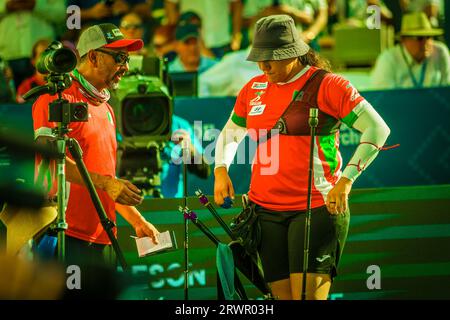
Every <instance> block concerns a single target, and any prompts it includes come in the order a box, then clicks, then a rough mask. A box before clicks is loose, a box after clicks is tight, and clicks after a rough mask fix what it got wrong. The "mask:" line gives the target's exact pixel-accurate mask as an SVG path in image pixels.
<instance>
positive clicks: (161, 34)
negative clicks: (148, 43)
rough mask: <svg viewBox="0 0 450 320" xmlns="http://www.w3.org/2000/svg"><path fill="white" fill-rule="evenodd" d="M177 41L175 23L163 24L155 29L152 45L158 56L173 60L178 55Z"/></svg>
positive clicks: (169, 60)
mask: <svg viewBox="0 0 450 320" xmlns="http://www.w3.org/2000/svg"><path fill="white" fill-rule="evenodd" d="M176 43H177V42H176V40H175V26H174V25H163V26H159V27H157V28H156V29H155V32H154V34H153V39H152V46H153V51H154V53H155V55H156V56H157V57H159V58H160V59H167V61H168V62H169V63H170V62H172V61H173V60H174V59H175V58H176V56H177V52H176Z"/></svg>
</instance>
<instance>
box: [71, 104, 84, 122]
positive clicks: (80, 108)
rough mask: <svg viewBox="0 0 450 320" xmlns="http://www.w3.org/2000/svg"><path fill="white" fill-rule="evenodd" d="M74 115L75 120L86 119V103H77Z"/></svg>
mask: <svg viewBox="0 0 450 320" xmlns="http://www.w3.org/2000/svg"><path fill="white" fill-rule="evenodd" d="M72 115H73V119H74V120H77V121H86V120H87V118H88V114H87V107H86V106H84V105H75V106H74V107H73V113H72Z"/></svg>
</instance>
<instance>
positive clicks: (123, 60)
mask: <svg viewBox="0 0 450 320" xmlns="http://www.w3.org/2000/svg"><path fill="white" fill-rule="evenodd" d="M95 51H99V52H102V53H106V54H109V55H110V56H111V57H113V58H114V61H115V62H116V63H117V64H118V65H121V66H123V65H125V64H127V63H128V62H130V56H129V55H128V54H126V53H123V52H114V51H108V50H103V49H97V50H95Z"/></svg>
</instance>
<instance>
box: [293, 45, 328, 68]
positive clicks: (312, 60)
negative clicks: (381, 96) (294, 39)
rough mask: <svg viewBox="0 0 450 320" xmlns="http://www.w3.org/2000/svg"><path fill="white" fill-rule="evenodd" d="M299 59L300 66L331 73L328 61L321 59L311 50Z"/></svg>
mask: <svg viewBox="0 0 450 320" xmlns="http://www.w3.org/2000/svg"><path fill="white" fill-rule="evenodd" d="M299 59H300V62H301V64H302V65H304V66H306V65H310V66H314V67H317V68H320V69H323V70H326V71H328V72H331V64H330V61H328V60H327V59H325V58H323V57H321V56H320V55H319V54H318V53H317V52H315V51H314V50H313V49H309V51H308V52H307V53H306V54H304V55H302V56H300V57H299Z"/></svg>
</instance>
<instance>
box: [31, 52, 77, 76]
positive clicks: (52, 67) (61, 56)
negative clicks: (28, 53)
mask: <svg viewBox="0 0 450 320" xmlns="http://www.w3.org/2000/svg"><path fill="white" fill-rule="evenodd" d="M76 66H77V56H76V55H75V53H73V51H72V50H70V49H68V48H59V49H47V50H46V51H44V52H43V53H42V55H41V56H40V58H39V60H38V62H37V64H36V68H37V70H38V71H39V72H40V73H42V74H47V73H51V72H52V73H67V72H70V71H72V70H73V69H75V67H76Z"/></svg>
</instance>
